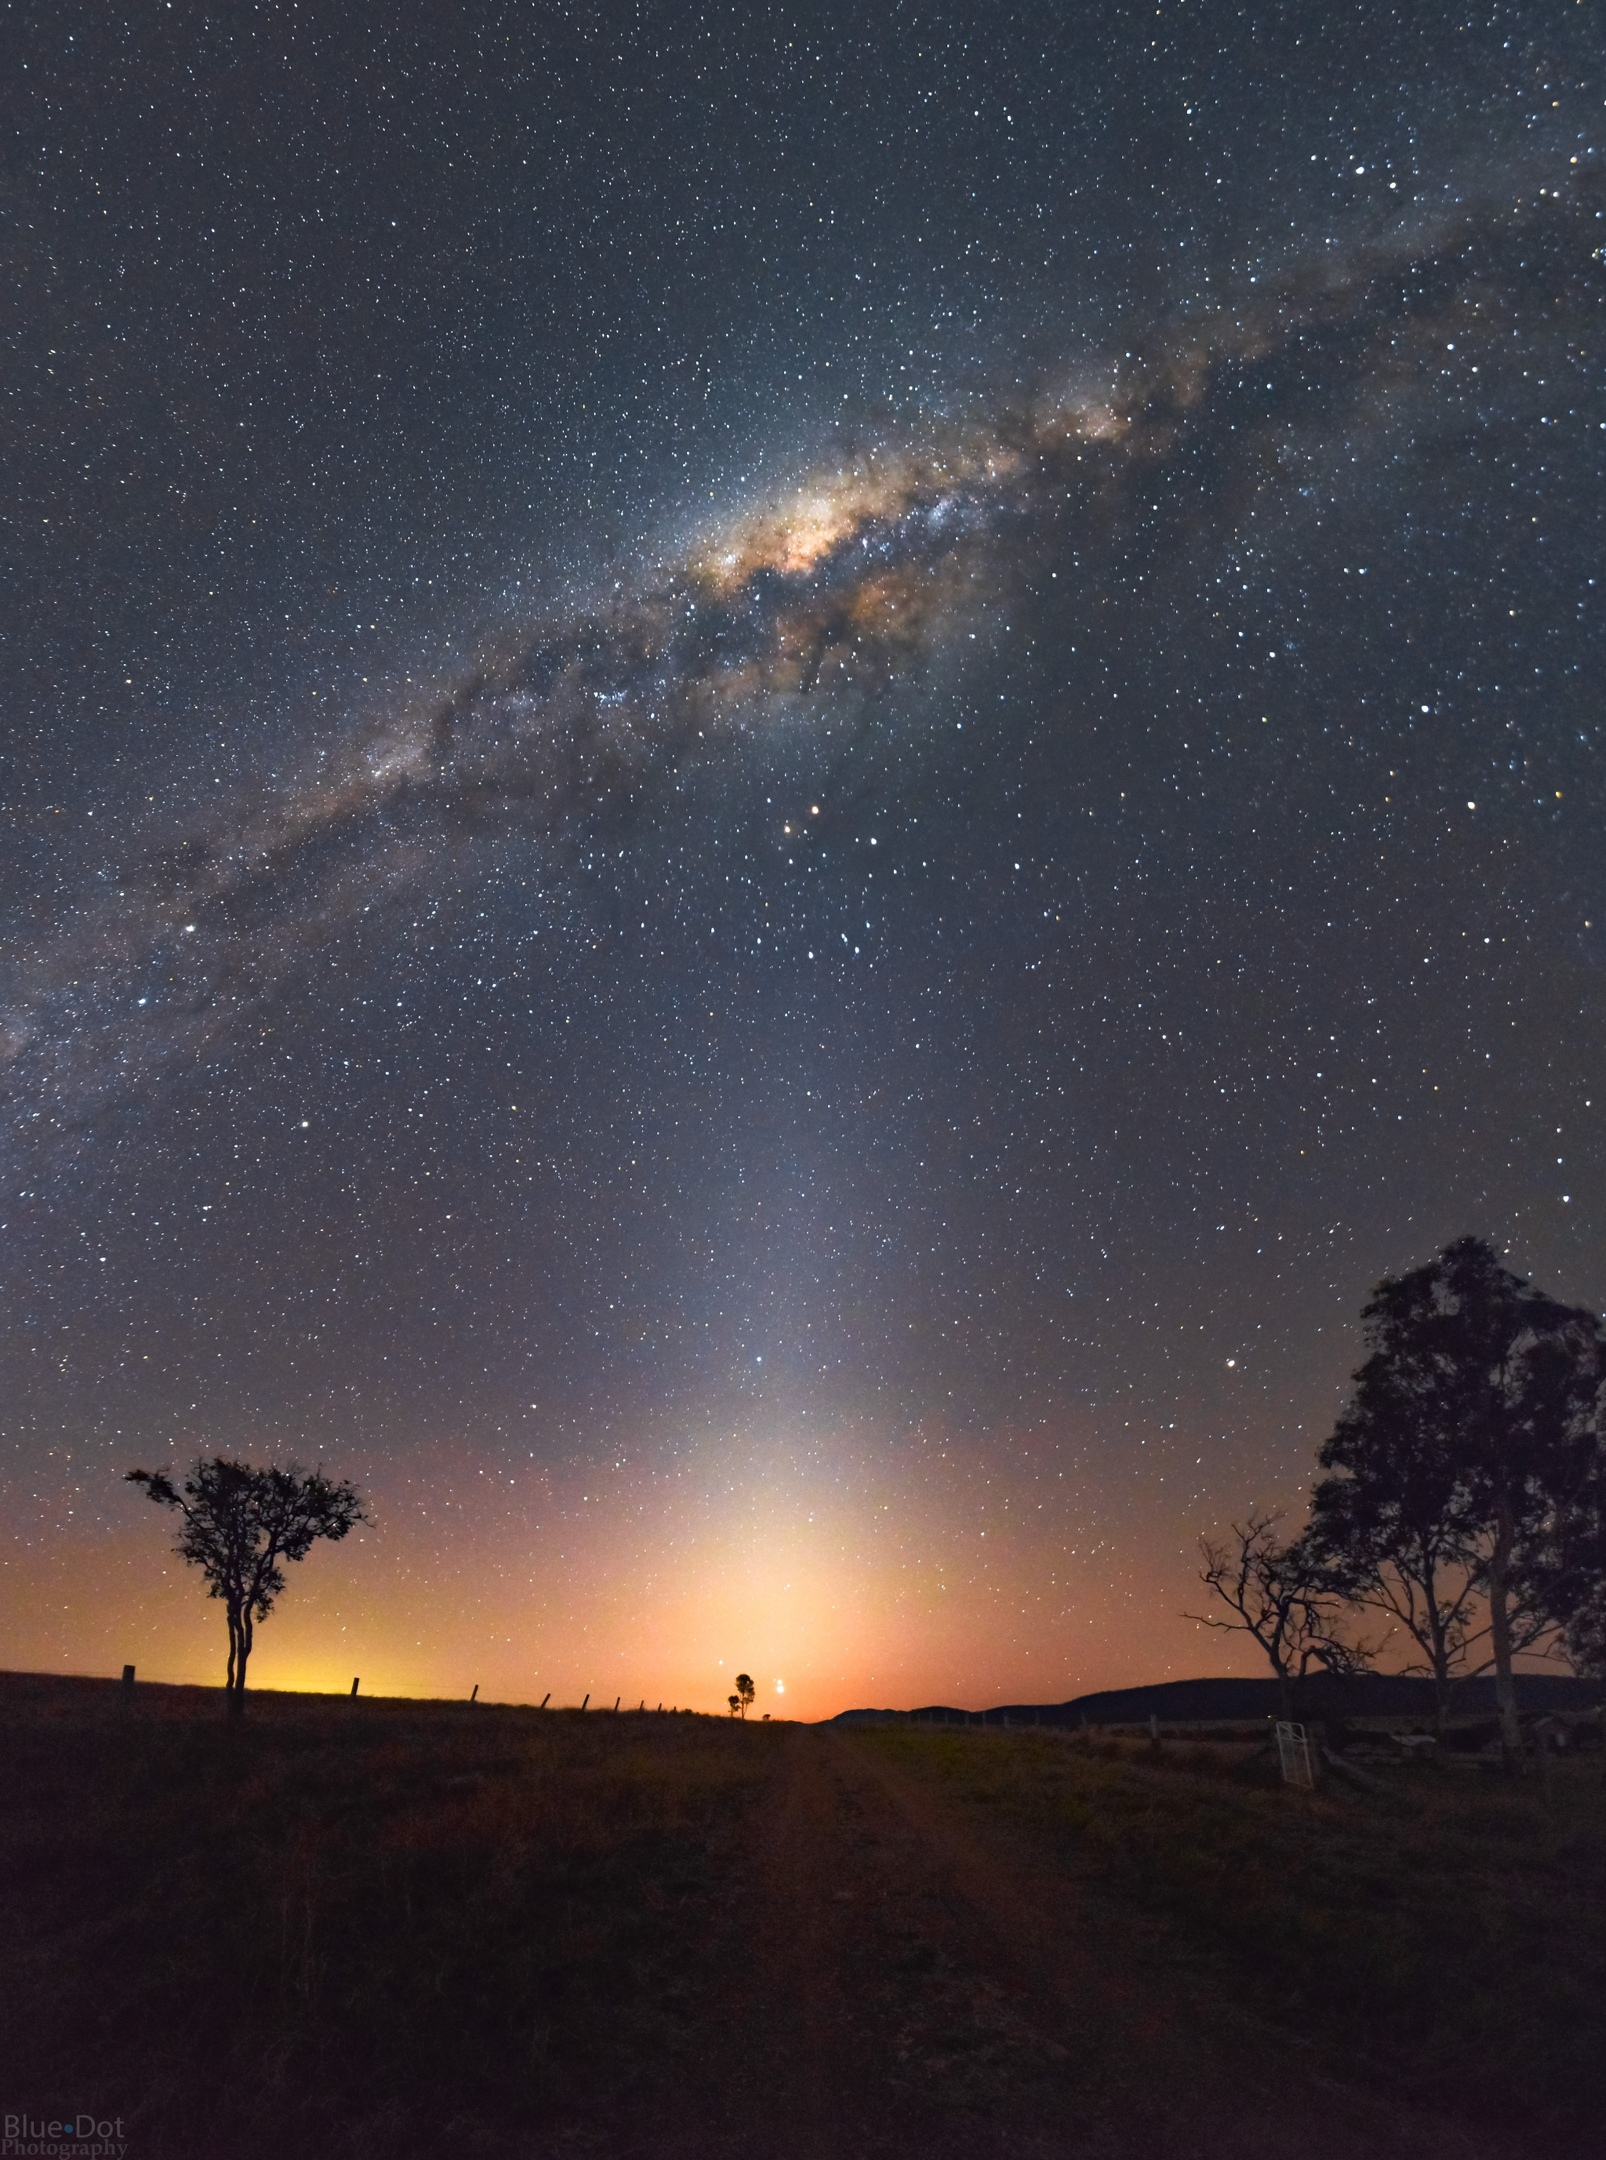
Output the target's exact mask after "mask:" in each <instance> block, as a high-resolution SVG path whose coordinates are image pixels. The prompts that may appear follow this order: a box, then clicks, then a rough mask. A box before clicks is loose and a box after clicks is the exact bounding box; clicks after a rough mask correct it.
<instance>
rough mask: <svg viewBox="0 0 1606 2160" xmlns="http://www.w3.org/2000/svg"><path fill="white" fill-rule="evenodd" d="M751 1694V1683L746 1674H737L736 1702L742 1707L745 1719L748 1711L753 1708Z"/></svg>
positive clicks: (752, 1691) (752, 1690)
mask: <svg viewBox="0 0 1606 2160" xmlns="http://www.w3.org/2000/svg"><path fill="white" fill-rule="evenodd" d="M753 1693H754V1689H753V1683H752V1681H751V1680H750V1679H749V1678H748V1676H747V1674H746V1673H744V1672H739V1673H738V1674H737V1675H736V1700H737V1701H738V1702H739V1703H740V1704H741V1706H742V1716H743V1717H746V1715H747V1713H748V1711H749V1710H750V1709H751V1708H752V1707H753Z"/></svg>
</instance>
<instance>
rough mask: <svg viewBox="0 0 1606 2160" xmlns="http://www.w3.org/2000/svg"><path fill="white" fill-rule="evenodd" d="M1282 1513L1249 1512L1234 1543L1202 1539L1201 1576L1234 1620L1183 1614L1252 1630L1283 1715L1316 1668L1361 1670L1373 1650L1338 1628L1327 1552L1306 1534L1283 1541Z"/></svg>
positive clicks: (1338, 1598) (1229, 1629)
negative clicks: (1322, 1552) (1325, 1557)
mask: <svg viewBox="0 0 1606 2160" xmlns="http://www.w3.org/2000/svg"><path fill="white" fill-rule="evenodd" d="M1281 1520H1282V1517H1281V1516H1280V1515H1251V1516H1250V1517H1249V1518H1248V1519H1247V1521H1245V1522H1241V1523H1234V1524H1232V1526H1231V1537H1230V1540H1228V1539H1222V1540H1216V1539H1213V1538H1207V1537H1202V1538H1200V1540H1199V1550H1200V1552H1201V1553H1202V1554H1203V1556H1204V1563H1205V1564H1204V1566H1203V1567H1202V1568H1201V1569H1200V1571H1199V1580H1200V1581H1201V1582H1202V1583H1203V1584H1204V1585H1205V1587H1206V1588H1207V1589H1208V1590H1210V1591H1212V1592H1213V1593H1214V1595H1215V1596H1216V1597H1218V1598H1219V1599H1220V1600H1221V1602H1222V1603H1223V1604H1224V1605H1225V1606H1226V1607H1227V1609H1228V1611H1229V1612H1231V1613H1232V1614H1233V1615H1234V1617H1233V1618H1232V1619H1230V1620H1224V1619H1221V1618H1220V1617H1218V1616H1217V1615H1216V1614H1213V1613H1185V1614H1184V1615H1183V1617H1184V1619H1188V1620H1197V1621H1198V1622H1199V1624H1200V1626H1201V1627H1208V1628H1220V1629H1221V1630H1222V1631H1223V1632H1224V1633H1227V1634H1243V1635H1251V1636H1253V1638H1254V1639H1255V1641H1256V1642H1257V1643H1259V1645H1260V1647H1261V1649H1262V1650H1263V1651H1264V1652H1265V1656H1266V1662H1267V1663H1268V1664H1269V1665H1270V1667H1271V1669H1272V1672H1273V1673H1274V1674H1275V1676H1276V1680H1277V1693H1278V1698H1279V1700H1280V1702H1281V1704H1282V1711H1283V1716H1284V1717H1292V1716H1293V1714H1294V1691H1295V1689H1296V1688H1297V1687H1298V1685H1299V1682H1300V1681H1301V1680H1303V1679H1304V1677H1305V1675H1306V1674H1307V1673H1308V1672H1309V1671H1310V1669H1311V1667H1312V1666H1313V1665H1320V1666H1322V1667H1324V1668H1325V1669H1326V1670H1327V1671H1328V1672H1337V1673H1352V1672H1360V1671H1362V1670H1363V1669H1364V1668H1365V1666H1366V1664H1367V1661H1368V1658H1369V1656H1370V1652H1369V1651H1368V1650H1366V1649H1365V1648H1363V1647H1361V1646H1359V1645H1357V1644H1353V1643H1347V1642H1344V1641H1343V1640H1342V1639H1341V1638H1340V1637H1339V1636H1338V1635H1336V1634H1335V1633H1334V1611H1333V1608H1334V1607H1335V1606H1336V1605H1338V1604H1340V1603H1341V1602H1342V1592H1341V1590H1340V1589H1339V1588H1338V1587H1337V1586H1336V1585H1335V1583H1334V1582H1333V1579H1332V1577H1331V1575H1330V1573H1329V1572H1328V1570H1327V1568H1326V1567H1325V1565H1324V1564H1323V1561H1322V1558H1321V1555H1320V1554H1319V1553H1317V1552H1316V1551H1315V1550H1314V1549H1313V1548H1312V1546H1311V1545H1310V1544H1309V1543H1308V1542H1307V1541H1306V1540H1305V1539H1304V1538H1302V1537H1299V1538H1295V1539H1293V1540H1292V1541H1291V1542H1290V1543H1288V1544H1284V1543H1283V1542H1282V1541H1281V1540H1280V1539H1279V1537H1278V1535H1277V1526H1278V1524H1279V1523H1280V1522H1281Z"/></svg>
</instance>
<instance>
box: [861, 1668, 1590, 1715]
mask: <svg viewBox="0 0 1606 2160" xmlns="http://www.w3.org/2000/svg"><path fill="white" fill-rule="evenodd" d="M1516 1683H1517V1704H1518V1708H1519V1709H1521V1710H1523V1711H1526V1712H1529V1713H1530V1714H1539V1713H1542V1712H1545V1711H1552V1710H1571V1711H1579V1710H1591V1709H1593V1708H1594V1707H1595V1705H1596V1704H1597V1703H1599V1702H1601V1701H1602V1700H1603V1699H1606V1681H1600V1680H1576V1679H1574V1678H1573V1677H1572V1676H1571V1675H1570V1674H1566V1673H1519V1674H1517V1676H1516ZM1279 1708H1280V1703H1279V1698H1278V1690H1277V1683H1276V1681H1275V1680H1162V1681H1161V1682H1160V1683H1159V1684H1158V1685H1157V1686H1155V1687H1134V1688H1106V1689H1105V1690H1104V1691H1103V1692H1102V1693H1101V1694H1097V1695H1078V1696H1076V1697H1075V1698H1074V1699H1073V1700H1072V1701H1070V1702H1063V1703H1000V1704H999V1705H997V1707H996V1708H993V1709H990V1710H979V1711H978V1710H960V1709H957V1708H954V1707H951V1706H949V1705H948V1704H945V1703H930V1704H927V1705H926V1706H925V1707H924V1708H922V1709H919V1710H840V1711H838V1713H837V1715H836V1716H835V1717H834V1718H827V1719H825V1720H823V1722H824V1723H826V1724H828V1725H888V1724H902V1723H905V1722H912V1723H917V1724H924V1723H929V1724H935V1725H940V1724H944V1723H947V1722H952V1723H954V1724H964V1723H967V1722H968V1723H970V1724H984V1725H1002V1724H1003V1723H1004V1722H1005V1721H1006V1720H1007V1721H1008V1722H1009V1723H1010V1724H1011V1725H1145V1724H1147V1723H1148V1721H1149V1719H1150V1718H1151V1717H1153V1718H1158V1719H1159V1721H1160V1723H1161V1724H1162V1725H1199V1724H1216V1723H1218V1722H1219V1723H1233V1722H1236V1721H1237V1720H1239V1719H1245V1720H1257V1719H1261V1718H1268V1717H1275V1716H1277V1714H1278V1711H1279ZM1494 1708H1495V1700H1494V1681H1493V1679H1492V1678H1490V1679H1482V1680H1462V1681H1459V1682H1457V1684H1456V1687H1455V1690H1454V1693H1453V1694H1452V1696H1451V1702H1450V1712H1451V1715H1452V1716H1453V1717H1492V1716H1493V1715H1494ZM1295 1715H1296V1716H1304V1717H1313V1718H1334V1717H1348V1718H1357V1717H1413V1718H1419V1719H1421V1720H1422V1721H1423V1722H1424V1723H1425V1722H1427V1721H1428V1720H1429V1719H1431V1717H1432V1715H1433V1683H1432V1681H1430V1680H1419V1679H1415V1678H1408V1677H1406V1676H1405V1675H1403V1674H1399V1673H1359V1674H1356V1675H1354V1676H1350V1675H1337V1674H1333V1673H1316V1674H1313V1675H1312V1676H1311V1678H1310V1679H1308V1680H1305V1681H1303V1682H1302V1683H1301V1685H1300V1688H1299V1694H1298V1708H1297V1710H1296V1712H1295Z"/></svg>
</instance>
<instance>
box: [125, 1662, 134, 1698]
mask: <svg viewBox="0 0 1606 2160" xmlns="http://www.w3.org/2000/svg"><path fill="white" fill-rule="evenodd" d="M123 1692H124V1694H125V1695H132V1694H133V1692H134V1668H133V1666H132V1665H125V1666H124V1667H123Z"/></svg>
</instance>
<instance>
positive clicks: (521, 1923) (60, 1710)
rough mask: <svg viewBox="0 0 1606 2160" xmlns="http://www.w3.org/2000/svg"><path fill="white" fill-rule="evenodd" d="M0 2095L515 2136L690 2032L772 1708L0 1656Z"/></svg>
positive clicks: (294, 2124)
mask: <svg viewBox="0 0 1606 2160" xmlns="http://www.w3.org/2000/svg"><path fill="white" fill-rule="evenodd" d="M0 1723H3V1727H4V1739H5V1761H6V1772H7V1774H6V1777H5V1779H4V1781H3V1787H0V1855H3V1864H4V1871H5V1878H6V1885H7V1889H6V1902H7V1912H6V1932H7V1940H8V1944H9V1955H8V1956H7V1958H6V1960H5V1962H4V1977H3V1980H0V2030H3V2031H4V2033H5V2034H6V2036H7V2037H6V2042H5V2045H6V2050H7V2053H8V2055H9V2056H10V2062H9V2064H8V2068H7V2077H6V2083H5V2092H4V2095H3V2105H4V2106H5V2107H6V2108H7V2109H11V2108H20V2107H24V2106H25V2107H26V2108H27V2110H28V2112H30V2113H35V2114H39V2113H48V2114H56V2115H60V2114H62V2113H64V2112H66V2111H70V2110H76V2109H85V2110H93V2111H94V2112H95V2113H96V2114H97V2115H99V2116H107V2115H122V2116H123V2117H124V2118H125V2119H126V2120H127V2122H128V2125H129V2134H130V2137H131V2140H132V2145H131V2149H132V2151H134V2152H135V2153H137V2154H138V2155H139V2156H141V2160H147V2156H156V2155H162V2154H170V2155H173V2156H176V2160H195V2156H196V2155H198V2154H202V2153H205V2154H207V2155H209V2156H210V2155H217V2156H223V2155H240V2156H241V2160H250V2156H254V2155H256V2154H258V2153H261V2154H267V2153H270V2152H271V2153H273V2154H275V2155H282V2154H283V2153H285V2152H287V2151H294V2152H302V2153H314V2152H315V2153H318V2154H351V2155H359V2154H367V2153H380V2152H382V2153H384V2154H386V2155H387V2156H388V2155H394V2154H408V2153H420V2154H423V2153H438V2152H441V2151H443V2150H446V2149H451V2150H454V2151H462V2152H472V2153H487V2154H490V2153H501V2152H512V2151H518V2152H521V2153H524V2152H528V2151H529V2150H530V2149H531V2148H530V2142H529V2140H530V2137H531V2135H532V2133H533V2132H534V2131H536V2129H537V2128H538V2126H540V2125H541V2124H543V2123H546V2122H550V2121H552V2120H554V2119H556V2118H558V2117H559V2116H561V2115H564V2114H567V2113H570V2112H572V2111H573V2109H574V2107H575V2105H576V2103H577V2101H578V2100H579V2098H580V2096H581V2095H582V2094H584V2093H585V2092H586V2091H587V2090H588V2089H594V2088H595V2087H596V2085H597V2083H598V2081H603V2082H604V2083H606V2085H607V2086H608V2088H609V2089H610V2090H611V2091H613V2092H618V2091H620V2090H621V2088H623V2087H625V2086H627V2085H628V2084H629V2082H630V2081H631V2080H637V2081H640V2080H643V2079H646V2080H651V2079H654V2078H662V2077H666V2076H670V2075H672V2074H673V2069H674V2064H675V2062H676V2060H677V2059H678V2057H679V2056H680V2054H681V2053H683V2051H684V2050H685V2049H686V2048H687V2047H689V2046H691V2045H693V2044H695V2040H696V2037H697V2032H698V2018H699V2014H700V2010H701V2007H702V2006H701V2002H700V1998H699V1992H698V1988H699V1966H698V1955H697V1951H698V1946H699V1945H700V1944H702V1943H704V1942H705V1941H706V1940H707V1939H708V1938H709V1937H710V1935H711V1934H712V1935H713V1936H716V1937H717V1934H718V1927H719V1917H720V1895H719V1891H720V1884H719V1875H720V1867H721V1854H722V1852H723V1851H724V1850H725V1849H727V1847H728V1846H729V1844H730V1842H731V1841H732V1839H733V1838H734V1837H735V1836H736V1834H737V1832H738V1830H739V1826H740V1823H741V1820H742V1818H743V1816H744V1814H745V1813H746V1811H747V1810H748V1809H749V1807H750V1806H751V1805H752V1804H753V1802H754V1800H755V1798H756V1796H757V1794H758V1792H759V1791H760V1789H761V1787H762V1784H763V1781H764V1779H765V1777H766V1775H767V1773H768V1766H769V1763H770V1761H771V1759H772V1757H773V1752H774V1741H775V1740H777V1739H778V1738H779V1734H778V1732H776V1730H775V1729H774V1728H770V1729H765V1728H757V1729H755V1728H753V1727H751V1726H749V1727H747V1728H745V1729H741V1728H737V1729H733V1728H732V1727H731V1726H730V1725H729V1724H728V1723H727V1722H723V1721H718V1720H711V1719H706V1718H689V1717H671V1716H664V1717H655V1716H651V1715H648V1716H646V1717H631V1716H628V1715H626V1716H620V1717H614V1716H611V1715H606V1714H605V1715H602V1716H598V1715H596V1714H592V1715H589V1716H585V1717H581V1716H579V1715H577V1714H574V1713H548V1714H546V1715H544V1716H543V1715H542V1714H540V1713H538V1712H529V1711H508V1710H499V1709H495V1708H491V1707H475V1708H473V1709H470V1708H469V1707H468V1706H467V1705H463V1704H408V1703H384V1702H372V1701H370V1702H364V1703H358V1704H355V1705H352V1704H346V1703H342V1702H330V1701H327V1700H323V1699H318V1698H308V1697H299V1698H298V1697H284V1696H281V1697H273V1696H258V1697H256V1698H255V1700H254V1701H253V1703H252V1707H251V1713H250V1715H249V1716H248V1718H247V1719H246V1721H245V1724H244V1727H243V1729H240V1730H234V1731H231V1730H229V1729H228V1728H227V1727H226V1726H225V1725H224V1723H223V1722H222V1720H221V1718H220V1717H219V1714H218V1697H217V1696H216V1695H214V1694H207V1693H205V1692H203V1691H199V1690H186V1689H141V1690H140V1692H139V1694H138V1696H137V1698H136V1699H135V1701H134V1702H133V1704H132V1705H130V1706H127V1707H125V1706H124V1704H123V1703H122V1701H121V1700H120V1699H119V1691H118V1690H117V1688H116V1687H115V1686H108V1685H104V1684H98V1683H90V1682H78V1683H74V1682H61V1681H28V1680H25V1679H21V1678H16V1677H13V1678H9V1679H4V1680H0Z"/></svg>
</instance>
